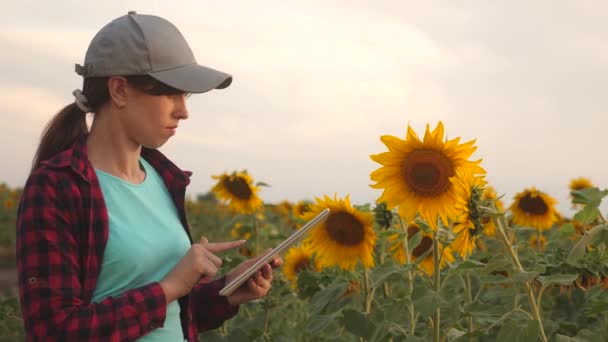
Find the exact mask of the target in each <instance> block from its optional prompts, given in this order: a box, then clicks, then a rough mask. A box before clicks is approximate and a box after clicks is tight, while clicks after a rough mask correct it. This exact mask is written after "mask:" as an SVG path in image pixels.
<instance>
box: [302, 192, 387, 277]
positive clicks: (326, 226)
mask: <svg viewBox="0 0 608 342" xmlns="http://www.w3.org/2000/svg"><path fill="white" fill-rule="evenodd" d="M326 208H329V209H330V213H329V216H328V217H327V220H325V222H323V223H322V224H319V225H318V226H317V227H315V228H314V229H313V230H312V232H311V233H310V236H309V237H308V238H307V239H306V242H307V243H310V246H311V248H312V249H313V251H314V252H315V253H316V255H317V256H318V258H319V259H320V261H321V265H322V266H332V265H338V266H339V267H340V268H342V269H344V270H352V269H354V268H355V265H356V264H357V261H358V260H361V262H362V264H363V266H364V267H366V268H370V267H372V266H374V247H375V245H376V232H374V229H373V228H372V226H373V223H374V218H373V217H372V215H371V214H370V213H365V212H361V211H359V210H357V209H355V208H353V206H352V205H351V203H350V199H349V196H348V195H347V196H346V197H345V198H344V199H337V198H336V196H335V195H334V199H331V198H330V197H329V196H327V195H325V196H324V198H323V199H321V198H316V202H315V204H313V205H312V207H311V211H309V212H308V213H306V214H305V215H304V219H305V220H307V221H308V220H310V219H312V218H313V217H315V216H316V215H318V214H319V213H320V212H321V211H323V210H324V209H326Z"/></svg>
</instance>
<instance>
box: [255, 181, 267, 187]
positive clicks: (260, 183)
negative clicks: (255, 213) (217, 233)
mask: <svg viewBox="0 0 608 342" xmlns="http://www.w3.org/2000/svg"><path fill="white" fill-rule="evenodd" d="M255 186H265V187H267V188H269V187H270V185H268V183H264V182H257V183H255Z"/></svg>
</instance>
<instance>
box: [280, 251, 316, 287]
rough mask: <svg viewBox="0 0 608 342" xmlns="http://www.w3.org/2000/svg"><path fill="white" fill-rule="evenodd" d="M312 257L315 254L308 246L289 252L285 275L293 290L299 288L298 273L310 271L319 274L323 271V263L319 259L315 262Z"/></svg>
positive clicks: (284, 270) (286, 258)
mask: <svg viewBox="0 0 608 342" xmlns="http://www.w3.org/2000/svg"><path fill="white" fill-rule="evenodd" d="M312 255H313V252H312V250H311V249H310V247H309V246H308V245H302V246H300V247H292V248H290V249H289V250H288V251H287V254H286V255H285V265H284V266H283V273H284V274H285V277H286V278H287V280H289V281H290V282H291V286H292V287H293V288H296V287H297V284H298V273H300V272H301V271H303V270H305V269H308V270H311V271H314V272H319V271H320V270H321V263H320V262H319V260H317V259H315V260H314V262H313V260H312Z"/></svg>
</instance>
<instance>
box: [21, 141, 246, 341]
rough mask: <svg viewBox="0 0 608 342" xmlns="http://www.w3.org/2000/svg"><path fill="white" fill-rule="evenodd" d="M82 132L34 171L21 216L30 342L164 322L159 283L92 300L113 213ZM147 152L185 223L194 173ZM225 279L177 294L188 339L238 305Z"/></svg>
mask: <svg viewBox="0 0 608 342" xmlns="http://www.w3.org/2000/svg"><path fill="white" fill-rule="evenodd" d="M86 138H87V136H86V135H84V136H82V137H81V138H79V139H78V141H76V143H74V145H73V146H72V147H71V148H69V149H68V150H66V151H64V152H61V153H59V154H58V155H56V156H55V157H53V158H50V159H49V160H47V161H45V162H43V163H42V165H41V167H39V168H38V169H37V170H35V171H34V172H32V174H31V175H30V176H29V178H28V180H27V182H26V184H25V188H24V190H23V195H22V197H21V202H20V204H19V214H18V219H17V263H18V273H19V296H20V301H21V310H22V313H23V320H24V325H25V330H26V334H27V340H28V341H39V340H45V341H47V340H50V341H131V340H135V339H137V338H138V337H141V336H143V335H145V334H146V333H149V332H150V331H152V330H153V329H156V328H158V327H160V326H162V324H163V322H164V321H165V314H166V308H167V305H166V302H165V295H164V292H163V290H162V288H161V287H160V285H159V284H158V283H157V282H153V283H150V284H148V285H146V286H143V287H139V288H136V289H132V290H129V291H127V292H125V293H123V294H122V295H121V296H118V297H109V298H106V299H104V300H103V301H101V302H99V303H93V302H91V298H92V295H93V290H94V289H95V284H96V283H97V277H98V275H99V272H100V268H101V262H102V258H103V253H104V249H105V245H106V241H107V239H108V213H107V209H106V206H105V203H104V200H103V194H102V191H101V187H100V185H99V181H98V179H97V176H96V174H95V170H94V169H93V167H92V166H91V164H90V162H89V160H88V157H87V149H86ZM141 155H142V157H143V158H144V159H146V160H147V161H148V162H149V163H150V164H151V165H152V166H153V167H154V168H155V169H156V170H157V171H158V173H159V174H160V176H161V177H162V178H163V179H164V182H165V185H166V186H167V189H168V190H169V193H170V194H171V198H172V199H173V201H174V203H175V206H176V208H177V210H178V212H179V217H180V219H181V222H182V225H183V226H184V229H185V230H186V232H187V233H188V237H189V238H190V242H192V237H191V236H190V230H189V227H188V223H187V221H186V211H185V208H184V196H185V192H186V186H187V185H188V184H189V183H190V175H191V173H190V172H184V171H181V170H180V169H179V168H178V167H177V166H175V165H174V164H173V163H172V162H171V161H169V159H167V158H166V157H165V156H163V154H162V153H160V152H159V151H157V150H153V149H147V148H142V152H141ZM224 283H225V278H221V279H218V280H215V281H213V282H210V283H207V284H203V283H200V284H198V285H196V286H195V287H194V288H193V289H192V291H191V292H190V294H189V295H188V296H184V297H182V298H180V299H179V305H180V307H181V315H180V318H181V323H182V329H183V331H184V336H185V337H186V339H187V340H188V341H197V340H198V332H199V331H204V330H208V329H214V328H217V327H218V326H220V325H221V324H222V323H223V322H224V321H225V320H226V319H229V318H231V317H232V316H234V315H235V314H236V313H237V312H238V306H231V305H229V304H228V302H227V299H226V297H223V296H220V295H219V294H218V292H219V290H220V289H221V288H222V287H223V285H224Z"/></svg>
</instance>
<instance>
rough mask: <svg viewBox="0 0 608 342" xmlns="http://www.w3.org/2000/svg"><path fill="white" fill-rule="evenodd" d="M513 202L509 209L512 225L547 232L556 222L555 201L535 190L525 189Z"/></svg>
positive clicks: (557, 217) (557, 216)
mask: <svg viewBox="0 0 608 342" xmlns="http://www.w3.org/2000/svg"><path fill="white" fill-rule="evenodd" d="M514 200H515V201H514V202H513V204H511V207H510V209H511V212H512V213H513V223H515V224H517V225H520V226H528V227H533V228H536V229H540V230H547V229H550V228H551V227H552V226H553V225H554V224H555V223H557V222H558V219H559V215H558V213H557V211H556V209H555V204H556V203H557V201H556V200H555V199H553V198H552V197H550V196H549V195H547V194H545V193H543V192H541V191H538V190H536V188H534V187H532V188H530V189H525V190H524V191H522V192H520V193H518V194H516V195H515V198H514Z"/></svg>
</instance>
